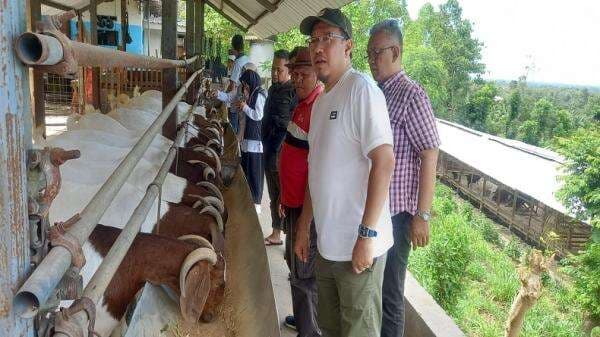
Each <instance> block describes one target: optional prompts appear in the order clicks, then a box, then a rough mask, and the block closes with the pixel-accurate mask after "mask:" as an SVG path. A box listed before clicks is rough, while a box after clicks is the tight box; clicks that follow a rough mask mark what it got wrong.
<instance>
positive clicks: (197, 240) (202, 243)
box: [177, 234, 215, 250]
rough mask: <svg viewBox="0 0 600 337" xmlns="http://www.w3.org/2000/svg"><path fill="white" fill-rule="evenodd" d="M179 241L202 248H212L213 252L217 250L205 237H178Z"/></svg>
mask: <svg viewBox="0 0 600 337" xmlns="http://www.w3.org/2000/svg"><path fill="white" fill-rule="evenodd" d="M177 240H181V241H186V242H189V243H194V244H197V245H198V246H199V247H200V248H210V249H212V250H215V247H213V245H212V243H210V241H208V240H207V239H206V238H205V237H202V236H200V235H194V234H188V235H182V236H180V237H178V238H177Z"/></svg>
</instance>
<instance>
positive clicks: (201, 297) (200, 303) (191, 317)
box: [179, 261, 210, 323]
mask: <svg viewBox="0 0 600 337" xmlns="http://www.w3.org/2000/svg"><path fill="white" fill-rule="evenodd" d="M209 292H210V267H209V264H208V262H206V261H201V262H198V263H196V265H195V266H194V267H192V269H190V271H189V272H188V274H187V276H186V278H185V289H181V297H180V298H179V307H180V309H181V315H182V316H183V319H184V320H185V321H186V322H192V323H195V322H198V320H199V319H200V316H201V315H202V311H203V310H204V305H205V304H206V299H207V298H208V293H209Z"/></svg>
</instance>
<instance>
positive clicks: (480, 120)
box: [462, 83, 498, 131]
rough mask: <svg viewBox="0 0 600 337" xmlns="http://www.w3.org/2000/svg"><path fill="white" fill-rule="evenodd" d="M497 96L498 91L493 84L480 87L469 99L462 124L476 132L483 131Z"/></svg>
mask: <svg viewBox="0 0 600 337" xmlns="http://www.w3.org/2000/svg"><path fill="white" fill-rule="evenodd" d="M497 94H498V89H496V86H495V85H494V84H492V83H486V84H484V85H483V86H481V87H480V88H479V89H478V90H477V91H476V92H475V93H474V94H472V95H471V97H469V100H468V103H467V106H466V108H465V111H464V116H463V117H462V119H463V123H465V124H467V125H470V126H471V127H473V128H475V129H477V130H480V131H485V124H486V120H487V118H488V114H489V113H490V112H491V111H492V108H493V107H494V104H495V98H496V95H497Z"/></svg>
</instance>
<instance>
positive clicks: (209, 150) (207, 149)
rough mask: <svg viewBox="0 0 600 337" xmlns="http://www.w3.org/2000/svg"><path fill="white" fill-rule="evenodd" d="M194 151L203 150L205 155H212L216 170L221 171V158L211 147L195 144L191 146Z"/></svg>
mask: <svg viewBox="0 0 600 337" xmlns="http://www.w3.org/2000/svg"><path fill="white" fill-rule="evenodd" d="M192 150H193V151H194V152H203V153H204V154H205V155H207V156H210V157H213V158H214V159H215V161H216V164H217V171H219V172H221V158H220V157H219V155H218V154H217V152H216V151H215V150H213V148H211V147H208V146H206V145H197V146H194V147H192Z"/></svg>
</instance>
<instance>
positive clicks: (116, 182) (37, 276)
mask: <svg viewBox="0 0 600 337" xmlns="http://www.w3.org/2000/svg"><path fill="white" fill-rule="evenodd" d="M198 74H200V71H197V72H195V73H194V74H193V75H192V76H191V77H190V78H189V79H188V81H187V82H186V83H185V84H184V85H183V86H182V87H181V89H179V91H178V92H177V94H176V95H175V97H173V99H172V100H171V101H170V102H169V104H167V106H166V107H165V108H164V109H163V111H162V112H161V114H160V115H159V116H158V117H157V118H156V120H155V121H154V122H153V123H152V125H150V127H149V128H148V130H146V132H145V133H144V135H143V136H142V137H141V138H140V140H139V141H138V142H137V143H136V144H135V145H134V146H133V148H132V149H131V151H130V152H129V153H128V154H127V156H126V157H125V159H123V161H122V162H121V164H119V166H118V167H117V168H116V169H115V170H114V171H113V173H112V174H111V176H110V177H109V178H108V180H107V181H106V183H104V185H102V187H101V188H100V190H98V192H97V193H96V194H95V195H94V197H93V198H92V200H90V202H89V203H88V204H87V206H86V207H85V208H84V209H83V211H81V218H80V220H79V221H78V222H76V223H75V224H73V225H72V227H71V229H70V230H69V234H71V235H73V236H74V237H75V238H76V239H77V241H78V242H79V243H80V244H81V245H83V243H84V242H85V241H86V240H87V239H88V237H89V236H90V234H91V232H92V231H93V230H94V228H95V227H96V225H97V224H98V221H99V220H100V218H101V217H102V215H103V214H104V212H105V211H106V209H107V208H108V206H109V205H110V204H111V202H112V200H113V199H114V198H115V196H116V195H117V193H119V190H120V189H121V187H122V186H123V184H125V182H126V181H127V178H128V177H129V175H130V174H131V172H132V171H133V169H134V168H135V166H136V165H137V163H138V162H139V160H140V158H141V157H142V156H143V155H144V152H146V149H147V148H148V146H149V145H150V143H151V142H152V140H153V139H154V137H155V136H156V135H157V134H158V132H159V131H160V130H161V127H162V125H163V124H164V123H165V121H166V120H167V118H168V117H169V115H170V114H171V113H172V112H173V109H175V106H176V105H177V103H178V102H179V101H180V100H181V97H183V95H184V94H185V92H186V91H187V90H188V88H189V86H190V84H191V83H192V82H193V80H194V78H196V76H197V75H198ZM70 266H71V253H69V251H68V250H67V249H65V248H64V247H62V246H57V247H54V248H52V250H50V252H49V253H48V255H47V256H46V258H45V259H44V260H43V261H42V263H40V265H39V266H38V267H37V268H36V269H35V270H34V272H33V274H31V276H30V277H29V279H27V281H26V282H25V284H23V286H22V287H21V288H20V289H19V291H18V292H17V295H16V296H15V298H14V308H15V310H16V312H17V313H18V314H19V315H20V316H21V317H33V316H34V315H35V314H36V313H37V310H38V308H39V306H40V304H42V303H44V302H45V301H46V300H47V299H48V296H49V295H50V293H51V292H52V290H53V289H54V288H55V287H56V285H57V284H58V282H59V281H60V280H61V278H62V277H63V275H64V273H65V272H66V271H67V269H68V268H69V267H70Z"/></svg>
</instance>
